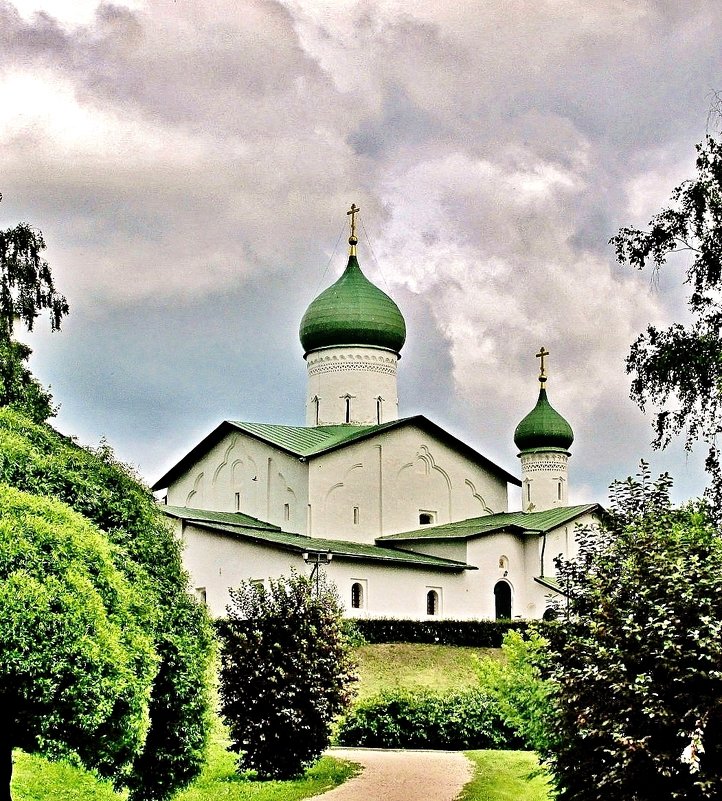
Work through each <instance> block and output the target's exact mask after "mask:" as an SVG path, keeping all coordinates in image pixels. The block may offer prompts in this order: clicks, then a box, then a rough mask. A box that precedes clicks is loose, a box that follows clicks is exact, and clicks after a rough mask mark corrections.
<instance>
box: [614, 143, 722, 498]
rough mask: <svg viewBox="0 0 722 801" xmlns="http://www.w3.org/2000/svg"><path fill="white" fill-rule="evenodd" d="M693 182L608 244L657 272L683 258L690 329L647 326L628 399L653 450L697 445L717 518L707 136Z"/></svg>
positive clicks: (713, 245)
mask: <svg viewBox="0 0 722 801" xmlns="http://www.w3.org/2000/svg"><path fill="white" fill-rule="evenodd" d="M696 169H697V173H696V176H695V177H694V178H692V179H690V180H688V181H685V182H684V183H682V184H680V185H679V186H678V187H677V188H676V189H674V191H673V192H672V205H670V206H669V207H668V208H665V209H663V210H662V211H661V212H659V213H658V214H656V215H654V216H653V217H652V219H651V220H650V223H649V225H648V227H647V228H646V229H645V230H641V229H637V228H622V229H621V230H620V231H619V233H618V234H617V236H615V237H613V238H612V239H611V243H612V244H613V245H614V246H615V249H616V254H617V258H618V260H619V261H620V262H621V263H623V264H629V265H631V266H633V267H636V268H638V269H642V268H644V267H645V266H647V265H649V264H651V265H652V267H653V269H655V270H659V269H660V268H661V267H662V266H663V265H664V264H665V263H666V262H667V260H668V258H669V256H670V255H671V254H673V253H677V252H680V251H682V252H684V253H686V254H688V256H689V258H688V261H687V266H686V270H685V280H686V283H687V284H689V286H690V294H689V298H688V306H689V310H690V312H691V322H690V323H689V324H687V325H683V324H681V323H675V324H674V325H672V326H670V327H669V328H667V329H664V330H659V329H658V328H656V327H654V326H649V327H648V328H647V330H646V332H644V333H643V334H641V335H640V336H639V338H638V339H637V341H636V342H635V343H634V344H633V345H632V349H631V352H630V354H629V357H628V359H627V371H628V372H629V373H632V374H633V382H632V389H631V395H632V398H633V399H634V400H635V401H636V402H637V403H638V404H639V406H640V407H641V408H642V409H645V407H646V406H647V405H648V404H651V405H653V406H654V408H655V409H656V413H655V423H654V428H655V444H656V445H657V446H658V447H665V446H666V445H667V444H668V443H669V441H670V438H671V437H672V436H674V435H677V434H679V433H681V432H684V436H685V444H686V447H687V448H688V449H691V448H692V446H693V444H694V443H695V441H697V440H700V439H701V440H703V441H704V442H705V443H706V444H707V447H708V453H707V460H706V468H707V471H708V473H709V474H710V476H711V484H710V487H709V489H708V496H709V497H710V500H711V501H712V508H713V509H717V510H722V475H721V473H720V454H719V447H718V444H717V441H716V439H717V435H718V434H719V433H720V432H722V356H721V354H722V142H721V141H720V140H719V139H717V138H715V137H714V136H711V135H708V136H707V137H706V138H705V140H704V141H703V142H702V143H701V144H699V145H698V146H697V162H696Z"/></svg>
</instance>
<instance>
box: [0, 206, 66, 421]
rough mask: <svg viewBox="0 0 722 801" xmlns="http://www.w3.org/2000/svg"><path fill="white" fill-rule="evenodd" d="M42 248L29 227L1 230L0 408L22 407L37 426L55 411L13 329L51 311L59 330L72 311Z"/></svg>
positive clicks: (28, 351)
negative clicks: (57, 288) (35, 376)
mask: <svg viewBox="0 0 722 801" xmlns="http://www.w3.org/2000/svg"><path fill="white" fill-rule="evenodd" d="M0 200H2V195H0ZM43 250H45V240H44V239H43V235H42V233H41V232H40V231H37V230H35V229H34V228H32V227H31V226H29V225H28V224H27V223H19V224H18V225H16V226H15V227H14V228H8V229H7V230H5V231H0V406H10V407H12V408H15V409H18V410H19V411H22V412H23V413H24V414H27V415H28V416H29V417H30V418H31V419H33V420H35V422H38V423H40V422H43V421H44V420H47V419H48V417H52V416H54V415H55V409H54V408H53V405H52V398H51V396H50V394H49V393H48V392H47V391H46V390H44V389H43V388H42V387H41V386H40V384H39V383H38V382H37V380H36V379H35V378H34V377H33V376H32V374H31V373H30V371H29V370H28V368H27V367H26V365H25V363H26V362H27V360H28V357H29V356H30V354H31V353H32V351H31V349H30V348H29V347H28V346H27V345H23V344H21V343H19V342H17V341H16V340H15V339H14V337H13V330H14V327H15V325H16V324H17V323H18V322H20V323H23V324H24V325H25V326H26V328H27V329H28V331H32V330H33V325H34V323H35V320H36V319H37V318H38V317H39V316H40V314H41V313H43V312H47V313H48V315H49V316H50V326H51V328H52V330H53V331H55V330H58V329H59V328H60V323H61V321H62V319H63V317H64V316H65V315H66V314H67V313H68V302H67V300H66V299H65V298H64V297H63V296H62V295H61V294H60V293H59V292H57V291H56V289H55V284H54V282H53V276H52V272H51V270H50V266H49V265H48V263H47V261H45V259H44V258H43V257H42V252H43Z"/></svg>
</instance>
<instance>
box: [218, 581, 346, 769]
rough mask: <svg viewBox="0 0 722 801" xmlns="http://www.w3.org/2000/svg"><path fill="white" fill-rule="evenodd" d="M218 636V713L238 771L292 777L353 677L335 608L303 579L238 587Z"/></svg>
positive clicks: (317, 744)
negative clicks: (227, 727)
mask: <svg viewBox="0 0 722 801" xmlns="http://www.w3.org/2000/svg"><path fill="white" fill-rule="evenodd" d="M227 611H228V617H227V619H226V620H224V621H221V623H220V624H219V633H220V638H221V674H220V697H221V713H222V715H223V716H224V718H225V720H226V722H227V723H228V726H229V728H230V731H231V739H232V750H234V751H236V752H237V753H239V754H240V757H239V762H238V764H239V768H240V769H241V770H253V771H256V773H257V775H258V777H259V778H261V779H289V778H292V777H295V776H298V775H299V774H300V773H301V772H302V771H303V769H304V768H305V767H307V766H308V765H310V764H311V763H312V762H314V761H315V760H316V759H317V758H318V757H319V756H320V755H321V753H322V752H323V750H324V749H325V748H326V747H327V746H328V743H329V737H330V726H331V723H332V721H333V719H334V718H335V717H336V716H337V715H338V714H340V713H341V712H343V710H344V709H345V708H346V706H347V705H348V703H349V701H350V699H351V685H352V682H353V681H354V680H355V677H354V675H353V664H352V660H351V656H350V648H349V646H348V644H347V642H346V639H345V636H344V629H343V620H342V610H341V605H340V602H339V600H338V596H337V595H336V592H335V590H333V589H332V588H330V587H329V586H328V585H327V584H326V583H325V581H322V582H321V583H320V585H319V588H318V592H317V591H316V588H315V585H314V583H313V582H311V581H310V579H308V578H307V577H306V576H300V575H298V574H296V573H293V574H292V575H291V576H290V577H289V578H283V577H282V578H280V579H278V580H275V581H274V580H270V581H269V587H268V588H266V587H264V586H263V585H262V584H259V583H253V582H244V583H243V584H241V586H240V587H239V588H238V589H236V590H232V591H231V603H230V605H229V606H228V608H227Z"/></svg>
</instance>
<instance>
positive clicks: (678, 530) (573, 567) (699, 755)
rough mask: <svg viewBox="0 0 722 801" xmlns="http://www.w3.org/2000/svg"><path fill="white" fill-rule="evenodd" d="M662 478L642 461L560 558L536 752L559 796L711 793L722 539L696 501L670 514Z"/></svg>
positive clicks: (721, 627)
mask: <svg viewBox="0 0 722 801" xmlns="http://www.w3.org/2000/svg"><path fill="white" fill-rule="evenodd" d="M670 483H671V480H670V478H669V476H666V475H665V476H662V477H661V478H660V479H659V480H658V481H656V482H654V481H652V480H651V478H650V475H649V470H648V468H647V466H646V465H643V466H642V470H641V473H640V477H639V480H638V481H637V480H634V479H631V478H630V479H628V480H627V481H626V482H624V483H617V484H616V485H614V486H613V491H612V498H611V501H612V502H611V505H610V506H611V512H612V514H611V515H610V519H609V521H608V523H607V524H606V526H605V527H604V528H602V529H582V530H580V531H579V532H578V533H577V541H578V543H579V554H578V557H577V558H576V559H574V560H572V561H570V562H564V561H561V560H558V566H557V570H558V574H559V577H560V583H561V584H562V585H563V586H564V587H565V588H568V592H569V594H568V598H567V602H566V604H565V607H564V616H563V620H562V621H561V622H560V624H559V625H558V627H557V628H556V629H550V630H549V631H548V633H547V637H548V639H549V652H548V654H547V655H546V657H545V664H546V665H547V670H548V672H549V676H550V679H551V681H552V683H553V687H554V688H555V689H554V696H555V701H556V703H557V706H558V710H559V713H558V715H557V716H556V724H555V725H556V732H555V734H556V737H557V742H556V743H555V745H554V748H553V749H550V752H549V753H547V754H545V755H544V756H545V757H546V758H547V761H548V763H549V765H550V768H551V772H552V774H553V777H554V781H555V784H556V787H557V796H558V798H559V799H560V800H561V801H606V799H610V798H624V799H633V800H634V801H657V800H658V799H665V800H669V801H671V800H672V799H684V800H685V801H702V799H719V798H722V705H721V703H720V699H722V538H721V537H720V531H719V529H718V528H717V527H716V526H715V525H713V524H712V523H710V521H709V518H708V515H707V512H706V510H705V508H704V507H703V506H701V505H699V504H692V505H688V506H685V507H682V508H681V509H674V508H673V507H672V505H671V502H670V499H669V488H670Z"/></svg>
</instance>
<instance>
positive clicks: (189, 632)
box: [0, 409, 212, 801]
mask: <svg viewBox="0 0 722 801" xmlns="http://www.w3.org/2000/svg"><path fill="white" fill-rule="evenodd" d="M0 482H5V483H7V484H9V485H11V486H14V487H16V488H18V489H21V490H24V491H25V492H28V493H31V494H33V495H41V496H52V497H55V498H57V499H59V500H61V501H64V502H65V503H67V504H68V505H69V506H71V507H72V508H73V509H74V510H75V511H76V512H79V513H80V514H82V515H83V516H84V517H85V518H87V519H88V520H90V521H92V522H93V523H94V524H95V525H96V526H97V527H98V528H100V529H101V530H102V531H103V532H104V533H105V535H106V536H107V537H108V539H109V540H110V541H111V542H112V543H113V545H114V546H115V550H114V551H113V554H115V555H116V556H117V558H118V559H122V565H123V566H124V569H125V570H129V569H131V568H132V569H136V568H137V570H138V573H139V575H141V576H143V577H144V581H143V585H142V589H143V594H144V597H145V599H146V602H147V603H148V604H149V606H150V607H151V608H152V609H153V610H154V613H153V615H152V617H151V619H150V621H149V623H148V626H149V628H148V633H149V635H150V637H151V639H152V643H153V647H154V650H155V653H156V655H157V658H158V671H157V674H156V677H155V680H154V682H153V686H152V691H151V697H150V700H149V706H148V717H149V728H148V732H147V736H146V737H145V741H144V746H143V748H142V749H141V750H140V751H139V752H138V754H137V755H136V756H135V758H134V760H133V764H132V769H131V770H130V771H129V772H128V773H127V775H125V777H124V781H125V783H126V784H127V785H128V786H129V787H130V789H131V799H137V801H140V800H141V799H142V800H143V801H156V800H157V799H158V800H159V799H165V798H168V797H169V796H170V795H171V794H172V793H173V792H174V791H175V790H176V789H178V788H180V787H183V786H184V785H186V784H188V782H190V781H191V780H192V779H193V778H195V776H196V775H198V773H199V772H200V769H201V767H202V764H203V761H204V756H205V748H206V743H207V739H208V732H209V723H210V690H209V678H210V677H209V666H210V658H211V651H212V633H211V629H210V624H209V621H208V618H207V614H206V611H205V609H204V608H203V607H202V606H200V605H199V604H197V603H196V602H195V600H194V599H193V598H192V597H191V596H190V595H189V593H188V591H187V590H188V587H187V576H186V574H185V572H184V571H183V568H182V564H181V552H180V543H178V542H177V541H176V540H175V538H174V537H173V535H172V532H171V531H170V529H169V527H168V524H167V522H166V519H165V517H164V515H163V514H162V512H161V511H160V510H159V508H158V507H157V504H156V503H155V501H154V499H153V496H152V495H151V493H150V491H149V490H148V489H147V488H145V487H144V486H142V485H141V484H140V483H139V482H138V480H137V479H136V478H135V477H134V476H133V475H132V474H131V473H130V472H129V471H128V469H127V468H125V467H124V466H123V465H121V464H119V463H118V462H116V460H115V459H114V457H113V454H112V451H111V450H110V448H108V446H107V445H101V447H100V448H98V449H97V450H96V451H94V452H92V451H89V450H86V449H84V448H81V447H79V446H78V445H76V444H75V443H74V442H72V441H71V440H70V439H68V438H66V437H63V436H61V435H60V434H58V433H57V432H55V431H54V430H53V429H52V428H50V426H48V425H45V424H42V425H39V424H34V423H32V422H31V421H30V420H28V419H27V418H26V417H24V416H22V415H21V414H18V413H16V412H13V411H12V410H9V409H0ZM3 621H4V617H3V614H2V609H1V608H0V629H1V628H2V626H3ZM30 636H32V635H30ZM2 659H3V653H2V652H0V663H1V662H2ZM38 680H39V681H40V680H43V676H42V674H38Z"/></svg>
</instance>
